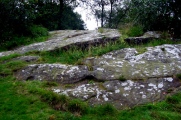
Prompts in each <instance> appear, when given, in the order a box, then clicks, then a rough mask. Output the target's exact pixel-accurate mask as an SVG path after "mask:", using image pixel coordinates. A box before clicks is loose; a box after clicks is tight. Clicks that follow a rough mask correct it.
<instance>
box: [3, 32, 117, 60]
mask: <svg viewBox="0 0 181 120" xmlns="http://www.w3.org/2000/svg"><path fill="white" fill-rule="evenodd" d="M50 34H51V35H52V37H51V38H49V40H47V41H45V42H40V43H34V44H31V45H28V46H24V47H20V48H18V49H16V50H12V51H7V52H0V57H1V56H7V55H10V54H14V53H18V54H24V53H27V52H30V51H51V50H55V49H69V48H70V47H71V46H77V47H79V48H83V49H85V48H88V47H90V46H97V45H100V44H105V43H107V42H114V41H116V40H118V39H119V37H120V33H119V31H118V30H116V29H104V31H103V33H100V32H99V31H98V30H59V31H53V32H50Z"/></svg>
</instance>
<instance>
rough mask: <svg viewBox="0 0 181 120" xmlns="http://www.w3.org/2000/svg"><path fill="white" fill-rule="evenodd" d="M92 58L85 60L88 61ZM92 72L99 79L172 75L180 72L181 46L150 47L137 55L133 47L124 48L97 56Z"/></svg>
mask: <svg viewBox="0 0 181 120" xmlns="http://www.w3.org/2000/svg"><path fill="white" fill-rule="evenodd" d="M88 61H89V60H86V62H87V63H88ZM90 64H92V68H93V72H92V75H93V76H94V77H95V78H97V79H99V80H115V79H119V78H120V77H121V76H124V77H125V78H126V79H134V80H140V79H141V80H144V79H148V78H159V77H167V76H173V75H175V74H179V73H181V45H162V46H156V47H148V48H147V51H146V52H144V53H142V54H138V52H137V50H136V49H134V48H125V49H121V50H118V51H113V52H110V53H107V54H104V55H103V56H101V57H98V58H94V60H92V62H90Z"/></svg>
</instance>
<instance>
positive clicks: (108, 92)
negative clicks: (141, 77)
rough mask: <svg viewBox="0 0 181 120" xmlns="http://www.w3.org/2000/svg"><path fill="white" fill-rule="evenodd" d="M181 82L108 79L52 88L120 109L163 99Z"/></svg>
mask: <svg viewBox="0 0 181 120" xmlns="http://www.w3.org/2000/svg"><path fill="white" fill-rule="evenodd" d="M179 86H180V82H179V81H178V80H176V79H173V78H172V77H165V78H151V79H148V80H146V81H132V80H127V81H124V82H122V81H118V80H114V81H107V82H104V83H94V82H93V83H89V84H82V85H78V86H76V87H73V88H64V87H56V88H53V89H52V90H53V91H54V92H56V93H59V94H65V95H68V96H70V97H73V98H78V99H82V100H84V101H87V102H88V103H90V104H91V105H97V104H105V103H111V104H113V105H114V106H115V107H117V108H118V109H125V108H128V107H133V106H135V105H139V104H144V103H148V102H155V101H160V100H163V99H164V98H165V97H166V95H167V94H169V93H173V92H174V91H176V90H177V89H178V87H179Z"/></svg>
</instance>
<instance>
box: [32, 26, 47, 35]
mask: <svg viewBox="0 0 181 120" xmlns="http://www.w3.org/2000/svg"><path fill="white" fill-rule="evenodd" d="M29 31H30V34H31V36H32V37H42V36H48V30H47V29H46V28H44V27H42V26H38V25H32V26H30V27H29Z"/></svg>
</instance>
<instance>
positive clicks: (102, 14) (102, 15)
mask: <svg viewBox="0 0 181 120" xmlns="http://www.w3.org/2000/svg"><path fill="white" fill-rule="evenodd" d="M101 5H102V13H101V27H103V17H104V3H103V0H101Z"/></svg>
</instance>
